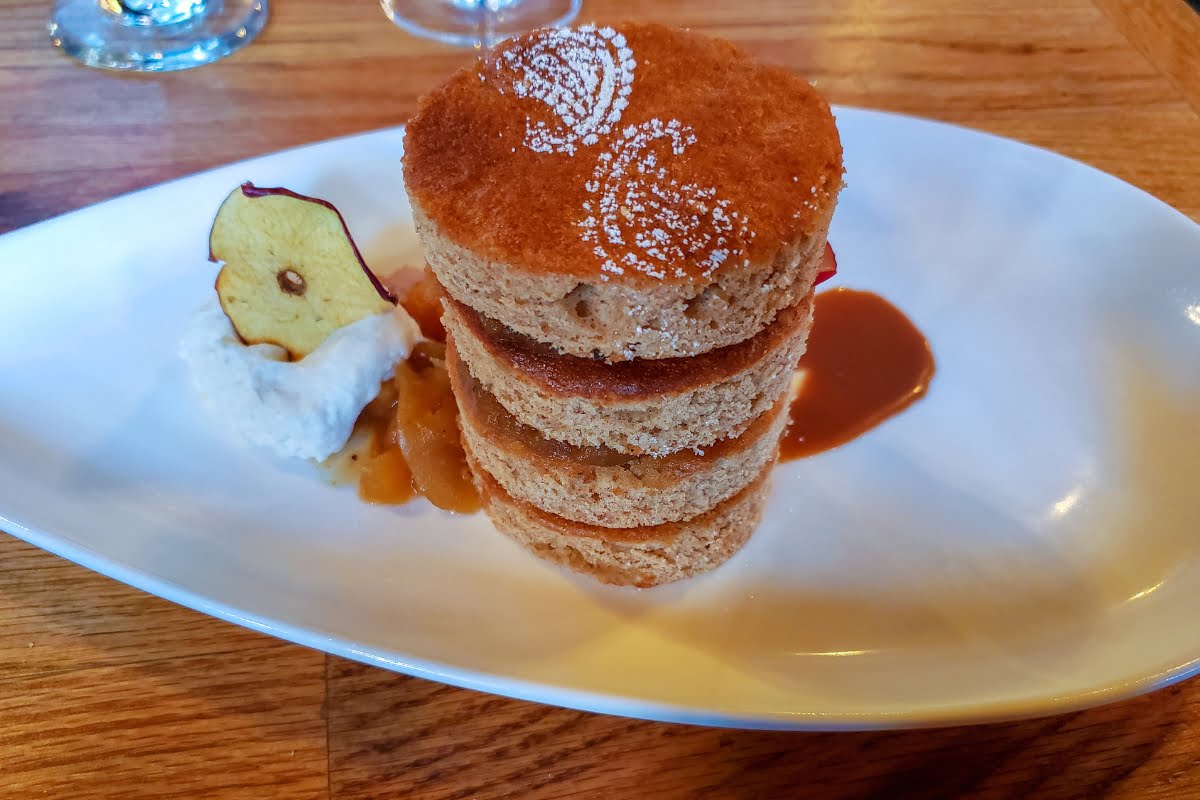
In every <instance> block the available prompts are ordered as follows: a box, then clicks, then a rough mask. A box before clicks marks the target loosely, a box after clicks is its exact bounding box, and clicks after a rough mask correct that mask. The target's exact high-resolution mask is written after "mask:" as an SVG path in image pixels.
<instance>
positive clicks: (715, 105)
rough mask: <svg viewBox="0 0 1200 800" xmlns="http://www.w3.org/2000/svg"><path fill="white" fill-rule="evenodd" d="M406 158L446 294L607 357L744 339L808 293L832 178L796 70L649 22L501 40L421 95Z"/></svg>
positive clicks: (815, 108) (818, 106)
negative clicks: (483, 55)
mask: <svg viewBox="0 0 1200 800" xmlns="http://www.w3.org/2000/svg"><path fill="white" fill-rule="evenodd" d="M405 151H406V152H405V184H406V187H407V190H408V193H409V198H410V200H411V202H412V206H413V214H414V219H415V222H416V226H417V230H418V232H419V234H420V235H421V238H422V241H423V244H424V245H425V248H426V258H427V260H428V262H429V264H430V266H431V267H432V268H433V270H434V271H435V272H436V273H437V275H438V277H439V279H440V280H441V281H442V283H443V285H445V287H446V288H447V290H448V291H449V292H450V293H451V294H452V295H453V296H454V297H456V298H457V299H458V300H460V301H461V302H464V303H466V304H468V305H470V306H472V307H474V308H476V309H478V310H480V311H481V312H483V313H484V314H486V315H488V316H490V317H493V318H495V319H498V320H501V321H503V322H504V323H505V324H507V325H509V326H510V327H512V328H514V329H516V330H519V331H521V332H522V333H525V334H527V335H529V336H532V337H534V338H536V339H538V340H539V341H543V342H546V343H549V344H552V345H554V346H556V347H558V348H560V349H561V350H563V351H564V352H568V353H573V354H576V355H582V356H591V355H593V354H599V355H601V356H602V357H605V358H608V359H610V360H623V359H629V358H671V357H677V356H686V355H693V354H696V353H700V352H704V351H706V350H709V349H713V348H716V347H721V346H724V345H727V344H730V343H733V342H736V341H740V340H741V339H744V338H747V337H749V336H752V335H754V333H756V332H757V331H758V330H759V329H761V328H762V327H763V326H765V325H766V324H768V323H769V322H770V321H771V319H772V318H773V316H774V314H775V313H776V312H777V311H778V310H779V309H781V308H783V307H786V306H789V305H793V304H794V303H795V302H796V301H797V300H798V299H799V298H800V297H801V296H803V295H804V294H806V293H807V292H808V291H809V289H810V288H811V285H812V281H813V279H815V277H816V268H817V266H818V265H819V262H820V255H821V251H822V248H823V246H824V243H825V236H826V232H827V230H828V225H829V220H830V218H831V216H832V214H833V209H834V206H835V204H836V198H837V193H838V191H839V190H840V188H841V185H842V153H841V143H840V141H839V138H838V133H837V128H836V126H835V124H834V120H833V116H832V114H831V113H830V110H829V106H828V104H827V103H826V102H825V100H824V99H823V98H822V97H821V96H820V95H819V94H818V93H817V92H816V90H814V89H813V88H812V87H811V86H810V85H809V84H808V82H806V81H805V80H803V79H802V78H800V77H799V76H797V75H795V74H793V73H791V72H789V71H787V70H784V69H781V68H778V67H772V66H768V65H764V64H761V63H759V62H757V61H756V60H754V59H753V58H751V57H749V56H748V55H746V54H745V53H743V52H742V51H740V50H739V49H737V48H736V47H734V46H733V45H731V44H729V43H727V42H722V41H718V40H715V39H710V38H708V37H704V36H701V35H699V34H694V33H690V32H686V31H678V30H672V29H669V28H664V27H662V26H658V25H637V24H630V25H624V26H618V27H617V28H615V29H614V28H599V29H597V28H594V27H590V26H586V27H584V28H579V29H574V30H564V29H558V30H544V31H538V32H535V33H533V34H529V35H527V36H523V37H517V38H515V39H512V40H509V41H508V42H505V43H504V44H502V45H501V46H500V47H499V48H498V49H497V51H496V52H494V53H493V54H492V55H491V56H489V57H488V58H486V59H484V60H481V61H479V62H477V63H476V65H475V66H474V67H471V68H468V69H465V70H462V71H460V72H459V73H457V74H455V75H454V76H453V77H452V78H451V79H450V80H449V81H448V82H447V83H446V84H445V85H444V86H442V87H441V88H439V89H437V90H435V91H434V92H433V93H431V94H430V95H428V96H427V97H425V98H423V99H422V101H421V103H420V107H419V110H418V113H417V115H416V117H415V118H414V119H413V120H412V122H411V123H410V124H409V126H408V129H407V132H406V137H405Z"/></svg>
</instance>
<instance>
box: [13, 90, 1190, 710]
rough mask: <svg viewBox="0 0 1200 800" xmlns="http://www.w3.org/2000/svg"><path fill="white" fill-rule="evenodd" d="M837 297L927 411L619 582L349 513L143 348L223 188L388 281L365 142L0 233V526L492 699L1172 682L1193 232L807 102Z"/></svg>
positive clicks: (736, 706) (389, 168)
mask: <svg viewBox="0 0 1200 800" xmlns="http://www.w3.org/2000/svg"><path fill="white" fill-rule="evenodd" d="M838 120H839V126H840V128H841V131H842V136H843V139H844V143H845V150H846V165H847V170H848V180H849V187H848V188H847V189H846V190H845V192H844V194H843V196H842V200H841V203H840V205H839V208H838V212H837V216H836V219H835V221H834V225H833V232H832V236H831V239H832V241H833V243H834V245H835V247H836V248H837V253H838V260H839V262H840V265H841V273H840V275H839V276H838V278H837V279H836V281H835V282H836V283H840V284H842V285H848V286H854V287H859V288H865V289H870V290H873V291H876V292H878V293H880V294H882V295H883V296H885V297H887V298H888V299H890V300H891V301H892V302H894V303H895V304H896V305H898V306H899V307H900V308H901V309H903V310H904V311H905V312H906V313H907V314H908V315H909V316H910V317H911V318H912V319H913V320H914V321H915V322H916V323H917V325H918V326H920V327H921V328H922V329H923V330H924V331H925V333H926V334H927V336H928V338H929V340H930V342H931V344H932V348H933V352H934V355H935V357H936V359H937V364H938V372H937V375H936V376H935V378H934V380H933V383H932V386H931V388H930V391H929V394H928V396H927V397H926V398H925V399H924V400H922V401H920V402H919V403H917V404H916V405H915V406H913V407H912V408H911V409H909V410H908V411H907V412H905V413H904V414H902V415H900V416H898V417H896V418H894V419H892V420H890V421H888V422H887V423H885V424H884V425H882V426H881V427H879V428H877V429H875V430H874V431H872V432H870V433H869V434H867V435H865V436H863V437H861V438H859V439H858V440H856V441H854V442H851V443H850V444H848V445H845V446H843V447H841V448H839V449H836V450H834V451H831V452H828V453H825V454H823V455H820V456H817V457H814V458H810V459H807V460H803V461H797V462H792V463H788V464H784V465H781V466H779V467H778V468H777V469H776V472H775V491H774V495H773V499H772V501H771V503H770V506H769V509H768V511H767V514H766V518H765V520H764V522H763V524H762V526H761V528H760V529H759V531H758V533H757V534H756V535H755V536H754V538H753V539H752V540H751V541H750V543H749V544H748V545H747V546H746V548H745V549H744V550H743V551H742V552H741V553H740V554H739V555H738V556H736V557H735V558H734V559H733V560H732V561H731V562H730V563H728V564H727V565H726V566H724V567H722V568H721V569H719V570H717V571H716V572H714V573H711V574H709V575H704V576H702V577H700V578H697V579H694V580H691V581H687V582H684V583H679V584H675V585H670V586H666V587H660V588H657V589H653V590H646V591H635V590H629V589H616V588H611V587H605V586H600V585H597V584H594V583H592V582H591V581H589V580H588V579H585V578H581V577H576V576H573V575H570V574H567V573H565V572H562V571H560V570H558V569H557V568H555V567H552V566H550V565H548V564H546V563H544V562H542V561H539V560H537V559H535V558H533V557H531V556H528V555H526V554H525V553H524V552H522V551H521V550H520V549H519V548H518V547H517V546H516V545H514V544H512V543H511V542H509V541H508V540H506V539H505V538H504V537H502V536H500V535H499V534H497V533H496V532H495V531H494V530H493V529H492V527H491V526H490V524H489V523H488V521H487V519H486V518H485V517H483V516H482V515H476V516H466V517H462V516H459V517H456V516H452V515H449V514H445V513H442V512H439V511H436V510H435V509H433V508H431V507H430V506H428V505H427V504H425V503H424V501H421V502H417V503H413V504H411V505H409V506H406V507H402V508H399V509H385V508H374V507H369V506H366V505H363V504H362V503H360V502H359V501H358V500H357V499H356V497H355V494H354V492H353V490H350V489H337V488H333V487H331V486H329V485H327V484H326V483H324V482H323V480H322V478H321V476H320V474H319V473H318V472H317V470H316V469H315V468H313V467H311V466H310V465H308V464H305V463H289V462H285V461H279V460H275V459H273V458H272V457H271V456H270V455H269V454H267V453H266V452H263V451H258V450H254V449H247V448H244V447H242V446H241V445H240V444H239V443H238V442H236V441H232V440H230V439H229V438H228V436H227V435H226V434H225V432H224V430H223V428H222V427H221V426H220V425H219V424H218V423H217V422H216V421H214V420H212V419H211V418H209V417H208V416H207V415H206V414H205V413H204V412H203V411H202V409H201V406H200V405H199V403H198V401H197V398H196V397H195V396H194V394H193V391H192V389H191V385H190V383H189V381H188V378H187V375H186V374H185V373H184V368H183V364H182V363H181V362H180V360H179V359H178V358H177V357H176V345H177V342H178V340H179V337H180V333H181V331H182V329H183V326H184V324H185V322H186V320H187V318H188V316H189V315H190V314H191V313H192V311H193V310H194V309H196V308H197V307H199V306H200V305H201V304H202V303H204V302H205V301H206V300H207V299H208V297H209V295H208V293H209V292H211V291H212V282H213V277H214V275H215V272H216V269H215V267H214V265H212V264H209V263H207V261H206V253H207V248H206V235H207V232H208V227H209V224H210V222H211V220H212V217H213V214H214V212H215V211H216V208H217V206H218V205H219V204H220V202H221V200H222V199H223V198H224V197H225V195H226V193H227V192H228V191H229V190H230V189H231V188H232V187H234V186H235V185H237V184H238V183H239V182H241V181H243V180H253V181H254V182H255V183H257V184H258V185H260V186H270V185H285V186H288V187H290V188H292V189H295V190H297V191H300V192H303V193H306V194H311V195H316V196H318V197H323V198H326V199H328V200H330V201H332V202H333V203H335V204H336V205H337V206H338V207H339V208H340V209H341V210H342V211H343V213H344V214H345V216H346V218H347V220H348V222H349V224H350V227H351V229H352V230H353V232H354V235H355V238H356V239H357V240H358V241H359V243H360V244H361V245H362V247H363V251H364V255H365V256H366V258H367V260H368V263H370V264H371V265H372V266H373V267H374V268H375V269H376V271H381V272H388V271H390V270H391V269H392V268H395V267H400V266H404V265H419V263H420V254H419V251H418V248H417V246H416V244H415V241H414V237H413V231H412V229H411V225H410V218H409V212H408V209H407V206H406V204H405V200H404V190H403V186H402V175H401V168H400V155H401V150H402V138H403V132H402V130H401V129H392V130H384V131H379V132H376V133H370V134H365V135H361V136H356V137H351V138H347V139H340V140H336V141H330V142H324V143H321V144H316V145H312V146H309V147H303V148H300V149H297V150H291V151H287V152H283V153H278V154H275V155H271V156H266V157H263V158H259V159H254V160H251V161H246V162H243V163H240V164H234V165H231V166H228V167H223V168H220V169H217V170H214V171H211V172H207V173H204V174H200V175H195V176H192V177H189V178H185V179H182V180H178V181H175V182H172V183H169V184H166V185H163V186H158V187H155V188H152V189H147V190H145V191H141V192H137V193H135V194H132V195H128V196H125V197H120V198H117V199H115V200H111V201H108V202H106V203H102V204H100V205H97V206H94V207H91V208H87V209H84V210H82V211H78V212H75V213H72V214H68V215H66V216H63V217H59V218H57V219H53V220H50V221H48V222H44V223H41V224H38V225H34V226H32V227H29V228H25V229H23V230H18V231H16V232H13V233H10V234H8V235H6V236H4V237H0V342H3V344H2V345H0V384H2V385H3V390H2V391H0V528H2V529H4V530H7V531H9V532H10V533H12V534H15V535H17V536H20V537H21V538H24V539H26V540H28V541H30V542H32V543H33V544H35V545H38V546H40V547H43V548H45V549H47V550H49V551H51V552H54V553H58V554H59V555H62V556H65V557H67V558H69V559H72V560H74V561H77V562H79V563H81V564H83V565H85V566H87V567H90V568H91V569H94V570H97V571H99V572H102V573H104V574H106V575H110V576H112V577H114V578H116V579H118V580H121V581H124V582H126V583H129V584H131V585H133V586H136V587H139V588H141V589H144V590H146V591H148V592H152V593H154V594H157V595H160V596H162V597H165V598H167V599H170V600H173V601H175V602H178V603H182V604H184V605H186V606H190V607H192V608H195V609H198V610H200V611H203V612H205V613H208V614H212V615H214V616H218V617H221V618H223V619H227V620H229V621H231V622H235V623H237V624H240V625H245V626H248V627H251V628H254V629H257V630H260V631H265V632H267V633H270V634H273V635H276V636H279V637H282V638H285V639H290V640H292V641H295V642H299V643H301V644H304V645H307V646H310V647H315V648H319V649H321V650H325V651H328V652H330V653H335V654H338V655H341V656H345V657H348V658H353V659H357V660H360V661H364V662H368V663H371V664H376V665H379V666H381V667H385V668H388V669H393V670H398V671H401V672H406V673H410V674H413V675H418V676H422V677H425V678H430V679H433V680H438V681H444V682H447V683H452V684H456V685H460V686H467V687H471V688H475V689H480V690H484V691H488V692H495V693H498V694H505V695H511V696H514V697H521V698H526V699H529V700H536V701H540V702H545V703H554V704H559V705H564V706H571V707H576V708H583V709H589V710H593V711H599V712H605V713H611V714H623V715H629V716H636V717H647V718H652V719H661V720H674V721H681V722H692V723H703V724H714V725H729V726H745V727H762V728H798V729H846V728H876V727H899V726H918V725H934V724H947V723H959V722H979V721H985V720H995V719H1003V718H1013V717H1020V716H1029V715H1038V714H1048V713H1052V712H1058V711H1066V710H1069V709H1077V708H1082V707H1085V706H1091V705H1095V704H1098V703H1102V702H1107V701H1111V700H1115V699H1118V698H1122V697H1127V696H1130V695H1133V694H1136V693H1139V692H1144V691H1147V690H1150V689H1153V688H1155V687H1159V686H1163V685H1165V684H1168V683H1170V682H1172V681H1175V680H1179V679H1181V678H1183V677H1186V676H1188V675H1190V674H1192V673H1193V672H1195V671H1197V670H1200V626H1197V625H1196V624H1195V610H1196V608H1197V607H1200V553H1198V552H1197V550H1198V548H1200V535H1198V534H1200V530H1198V526H1200V491H1197V488H1196V480H1197V476H1198V471H1197V458H1198V454H1200V227H1198V226H1197V225H1195V224H1194V223H1192V222H1191V221H1189V220H1188V219H1187V218H1185V217H1184V216H1182V215H1181V214H1179V213H1177V212H1176V211H1173V210H1172V209H1170V208H1169V207H1167V206H1166V205H1164V204H1163V203H1161V202H1159V201H1158V200H1155V199H1154V198H1152V197H1150V196H1148V195H1146V194H1145V193H1143V192H1141V191H1139V190H1137V189H1135V188H1133V187H1131V186H1129V185H1127V184H1124V183H1122V182H1120V181H1118V180H1117V179H1115V178H1112V177H1110V176H1107V175H1105V174H1103V173H1100V172H1098V171H1096V170H1094V169H1092V168H1090V167H1087V166H1084V165H1082V164H1079V163H1076V162H1073V161H1070V160H1068V159H1066V158H1062V157H1060V156H1057V155H1054V154H1052V153H1049V152H1045V151H1042V150H1038V149H1035V148H1032V147H1028V146H1026V145H1022V144H1018V143H1016V142H1012V141H1007V140H1004V139H1000V138H996V137H993V136H988V135H984V134H980V133H976V132H973V131H969V130H965V129H962V128H957V127H953V126H948V125H943V124H936V123H932V122H926V121H921V120H916V119H911V118H906V117H901V116H895V115H889V114H882V113H875V112H869V111H859V110H853V109H841V110H839V111H838Z"/></svg>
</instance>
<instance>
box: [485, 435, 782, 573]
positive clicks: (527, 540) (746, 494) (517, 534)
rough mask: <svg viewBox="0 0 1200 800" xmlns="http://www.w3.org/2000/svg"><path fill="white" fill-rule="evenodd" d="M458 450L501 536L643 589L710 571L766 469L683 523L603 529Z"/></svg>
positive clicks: (760, 497) (757, 498) (741, 534)
mask: <svg viewBox="0 0 1200 800" xmlns="http://www.w3.org/2000/svg"><path fill="white" fill-rule="evenodd" d="M466 449H467V461H468V463H469V464H470V465H471V468H472V470H473V472H474V475H475V483H476V486H478V488H479V496H480V499H481V501H482V503H483V508H484V510H485V511H486V512H487V514H488V516H489V517H490V518H491V520H492V524H494V525H495V526H496V528H497V529H498V530H499V531H500V532H501V533H504V534H505V535H507V536H509V537H510V538H512V539H514V540H516V541H517V542H518V543H520V544H521V545H523V546H524V547H526V548H527V549H529V550H530V551H532V552H533V554H534V555H536V556H538V557H540V558H544V559H546V560H547V561H552V562H554V563H556V564H560V565H562V566H564V567H567V568H568V569H571V570H574V571H575V572H580V573H584V574H587V575H591V576H593V577H595V578H597V579H599V580H601V581H603V582H604V583H613V584H621V585H632V586H640V587H650V586H657V585H659V584H663V583H670V582H672V581H677V580H680V579H682V578H688V577H691V576H693V575H698V574H700V573H702V572H708V571H709V570H712V569H715V568H716V567H718V566H720V565H721V564H722V563H724V562H725V561H727V560H728V559H729V558H730V557H731V556H732V555H733V554H734V553H736V552H737V551H738V550H739V549H740V548H741V547H742V545H743V544H745V543H746V540H747V539H749V538H750V535H751V534H752V533H753V532H754V529H755V528H756V527H757V526H758V523H759V521H760V520H761V519H762V510H763V506H764V505H765V503H766V499H767V495H768V491H769V488H770V472H771V470H770V467H767V468H765V469H764V470H763V471H762V472H761V473H760V474H759V475H758V476H757V477H756V478H755V480H754V481H753V482H751V483H750V485H748V486H747V487H746V488H745V489H743V490H742V491H741V492H739V493H738V494H736V495H735V496H733V497H731V498H730V499H728V500H726V501H725V502H723V503H721V504H719V505H718V506H716V507H715V508H713V509H711V510H710V511H708V512H706V513H704V514H701V515H699V516H697V517H694V518H692V519H690V520H686V521H683V522H668V523H664V524H662V525H652V526H644V527H634V528H603V527H599V526H595V525H587V524H585V523H582V522H572V521H571V520H568V519H564V518H563V517H560V516H557V515H555V514H550V513H547V512H545V511H542V510H541V509H539V508H537V507H536V506H533V505H531V504H529V503H526V502H523V501H521V500H516V499H514V498H513V497H512V496H510V495H509V494H508V493H507V492H505V491H504V488H503V487H502V486H501V485H500V484H499V483H498V482H497V481H496V479H495V478H493V477H492V476H491V475H490V474H488V472H487V471H486V470H484V469H483V468H482V467H480V466H479V463H478V462H477V461H476V460H475V457H474V454H473V453H472V452H471V449H470V446H469V445H467V448H466Z"/></svg>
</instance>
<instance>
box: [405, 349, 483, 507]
mask: <svg viewBox="0 0 1200 800" xmlns="http://www.w3.org/2000/svg"><path fill="white" fill-rule="evenodd" d="M394 383H395V386H396V394H397V401H396V416H395V419H394V422H393V424H394V426H395V437H396V442H397V444H399V445H400V449H401V450H402V451H403V453H404V460H405V461H406V462H408V466H409V468H410V469H411V470H412V476H413V486H414V487H416V489H417V490H418V491H420V493H421V494H423V495H425V497H427V498H429V502H431V503H433V504H434V505H435V506H437V507H438V508H442V509H445V510H447V511H459V512H463V513H470V512H472V511H477V510H478V509H479V497H478V495H477V494H476V492H475V484H474V482H473V481H472V478H471V471H470V468H469V467H468V466H467V461H466V457H465V455H464V454H463V450H462V445H461V444H460V443H459V433H458V406H457V405H455V402H454V395H453V393H452V392H451V391H450V378H449V376H448V375H447V374H446V362H445V349H444V347H443V346H442V345H439V344H437V343H435V342H421V343H420V344H418V345H417V347H416V349H415V350H414V351H413V354H412V355H411V356H410V357H409V358H408V360H407V361H405V362H404V363H403V364H401V365H400V366H398V367H397V368H396V377H395V381H394Z"/></svg>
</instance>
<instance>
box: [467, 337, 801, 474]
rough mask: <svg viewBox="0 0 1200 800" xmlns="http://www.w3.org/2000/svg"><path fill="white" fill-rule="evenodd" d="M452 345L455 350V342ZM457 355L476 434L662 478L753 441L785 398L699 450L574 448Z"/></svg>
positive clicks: (516, 447)
mask: <svg viewBox="0 0 1200 800" xmlns="http://www.w3.org/2000/svg"><path fill="white" fill-rule="evenodd" d="M450 347H451V349H453V343H452V344H451V345H450ZM456 355H457V354H455V353H453V352H451V353H450V358H449V359H448V364H449V368H450V370H452V372H453V379H454V380H453V383H454V387H455V389H456V392H457V395H458V402H459V407H460V410H461V412H462V414H463V415H464V416H466V417H469V419H470V423H471V424H472V426H473V427H474V428H475V429H476V430H478V431H479V432H480V435H482V436H484V437H485V438H487V439H488V440H490V441H491V442H492V443H493V444H495V445H497V446H498V447H500V448H501V449H503V450H505V451H507V452H509V453H512V454H515V455H517V456H518V457H522V458H526V459H534V460H543V461H550V462H557V463H559V464H566V465H570V466H587V467H620V466H625V465H629V464H632V463H633V462H637V461H642V462H646V463H650V464H652V465H653V466H654V468H655V470H656V471H657V472H658V474H660V475H662V476H664V482H666V483H669V482H671V481H674V480H676V479H678V478H679V477H681V476H683V475H687V474H689V473H691V472H694V471H696V470H698V469H702V468H704V467H705V466H707V465H708V464H711V463H712V462H713V461H714V460H716V459H718V458H721V457H722V456H728V455H732V454H734V453H737V452H740V451H742V450H744V449H745V448H747V447H750V446H752V445H753V444H754V443H755V442H757V441H758V440H759V439H760V438H761V437H762V436H764V435H765V434H766V433H767V431H768V430H769V429H770V427H771V423H772V422H773V421H774V420H775V418H776V416H777V414H778V413H779V411H780V405H779V404H780V403H782V402H784V401H783V400H780V401H777V402H776V403H775V405H773V406H772V407H771V408H770V409H768V410H767V411H766V412H765V413H763V414H760V415H759V416H758V418H757V419H755V420H754V422H753V423H751V425H750V427H749V428H747V429H746V431H745V432H744V433H742V435H740V436H737V437H734V438H730V439H721V440H719V441H717V442H714V443H713V444H711V445H709V446H708V447H706V448H705V449H704V450H703V451H694V450H680V451H678V452H675V453H671V454H670V455H666V456H661V457H657V458H655V457H653V456H645V455H631V454H627V453H619V452H617V451H616V450H612V449H610V448H607V447H578V446H575V445H572V444H568V443H566V442H562V441H558V440H556V439H550V438H547V437H546V436H543V435H542V434H541V432H540V431H538V430H537V429H536V428H534V427H532V426H530V425H526V424H524V423H522V422H521V421H520V420H518V419H517V418H516V417H514V416H513V415H512V414H510V413H509V412H508V410H507V409H506V408H504V406H502V405H501V404H500V402H499V401H498V400H497V399H496V398H495V397H494V396H493V395H492V393H491V392H489V391H488V390H487V389H485V388H484V387H483V385H482V384H480V383H479V381H478V380H476V379H475V377H474V376H473V375H472V374H471V372H470V370H469V369H468V368H467V366H466V364H464V363H463V361H462V360H461V359H459V358H457V357H456Z"/></svg>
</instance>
